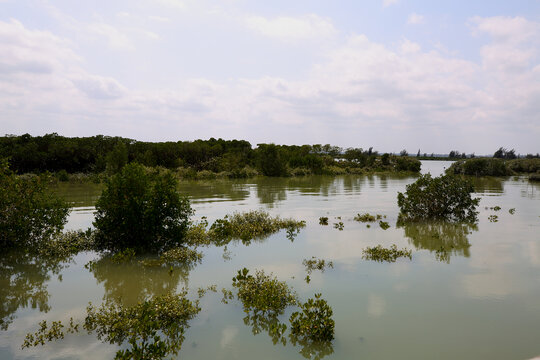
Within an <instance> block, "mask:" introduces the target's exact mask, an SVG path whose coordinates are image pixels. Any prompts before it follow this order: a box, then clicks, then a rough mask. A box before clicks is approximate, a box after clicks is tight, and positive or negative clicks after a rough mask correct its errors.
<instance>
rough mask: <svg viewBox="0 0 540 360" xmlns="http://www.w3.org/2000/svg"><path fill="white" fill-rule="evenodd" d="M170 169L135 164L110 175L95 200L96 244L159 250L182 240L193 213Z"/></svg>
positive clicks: (105, 246)
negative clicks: (155, 170) (148, 170)
mask: <svg viewBox="0 0 540 360" xmlns="http://www.w3.org/2000/svg"><path fill="white" fill-rule="evenodd" d="M177 185H178V183H177V181H176V179H175V178H174V177H173V175H172V174H170V173H169V172H164V173H163V174H147V173H146V172H145V170H144V168H143V167H142V166H141V165H138V164H129V165H126V166H125V167H124V168H123V169H122V170H121V172H120V173H118V174H117V175H115V176H113V177H112V178H111V179H110V180H109V181H108V182H107V186H106V188H105V190H103V193H102V194H101V197H100V198H99V200H98V202H97V203H96V210H97V213H96V218H95V221H94V225H95V227H96V229H97V233H96V238H95V242H96V246H97V248H98V249H100V250H110V251H118V250H122V249H125V248H128V247H129V248H133V249H134V250H136V251H137V252H139V253H140V252H160V251H163V250H167V249H170V248H172V247H174V246H177V245H179V244H181V243H182V241H183V237H184V234H185V232H186V229H187V227H188V218H189V216H190V215H191V214H192V210H191V207H190V204H189V201H188V200H187V199H185V198H183V197H181V196H180V195H179V194H178V192H177Z"/></svg>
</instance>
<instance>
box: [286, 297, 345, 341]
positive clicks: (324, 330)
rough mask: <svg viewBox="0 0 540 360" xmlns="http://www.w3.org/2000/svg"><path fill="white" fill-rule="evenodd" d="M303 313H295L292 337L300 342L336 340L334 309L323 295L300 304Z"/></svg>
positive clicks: (292, 317) (292, 316) (291, 318)
mask: <svg viewBox="0 0 540 360" xmlns="http://www.w3.org/2000/svg"><path fill="white" fill-rule="evenodd" d="M300 308H301V309H302V312H298V311H296V312H294V313H293V314H292V315H291V317H290V319H289V321H290V322H291V336H292V337H296V338H298V339H299V340H301V339H306V340H311V341H332V340H333V339H334V326H335V322H334V319H332V314H333V312H332V308H331V307H330V305H328V303H327V302H326V300H324V299H321V294H315V299H308V301H307V302H305V303H304V304H300Z"/></svg>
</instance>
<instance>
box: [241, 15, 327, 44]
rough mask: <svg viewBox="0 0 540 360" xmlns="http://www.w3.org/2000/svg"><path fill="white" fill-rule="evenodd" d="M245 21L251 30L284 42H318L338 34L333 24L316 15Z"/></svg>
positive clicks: (260, 18)
mask: <svg viewBox="0 0 540 360" xmlns="http://www.w3.org/2000/svg"><path fill="white" fill-rule="evenodd" d="M245 21H246V24H247V26H248V27H249V28H250V29H252V30H255V31H257V32H259V33H261V34H262V35H265V36H268V37H272V38H278V39H283V40H293V41H294V40H306V39H311V40H317V39H324V38H329V37H332V36H334V35H335V34H336V33H337V30H336V29H335V28H334V25H332V22H330V21H329V20H327V19H324V18H321V17H319V16H317V15H315V14H309V15H304V16H301V17H287V16H281V17H277V18H273V19H268V18H265V17H262V16H248V17H247V18H246V19H245Z"/></svg>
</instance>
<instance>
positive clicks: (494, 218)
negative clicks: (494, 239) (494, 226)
mask: <svg viewBox="0 0 540 360" xmlns="http://www.w3.org/2000/svg"><path fill="white" fill-rule="evenodd" d="M488 219H489V221H490V222H497V221H499V217H498V216H497V215H489V216H488Z"/></svg>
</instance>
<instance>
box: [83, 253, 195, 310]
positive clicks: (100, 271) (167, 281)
mask: <svg viewBox="0 0 540 360" xmlns="http://www.w3.org/2000/svg"><path fill="white" fill-rule="evenodd" d="M89 268H90V271H91V272H92V273H93V274H94V277H95V278H96V280H97V281H98V282H99V283H103V287H104V289H105V294H104V300H105V301H112V302H115V303H118V304H121V305H123V306H134V305H136V304H137V303H138V302H140V301H145V300H148V299H149V298H151V297H153V296H156V295H164V294H167V293H176V292H177V289H178V284H179V282H180V281H181V282H182V283H183V284H184V286H185V287H187V283H188V276H189V271H190V270H191V269H192V267H190V266H187V265H184V266H172V267H171V266H145V265H142V264H140V263H139V262H138V261H137V260H133V261H126V262H122V263H120V264H119V263H115V262H114V261H113V260H111V258H110V257H108V256H104V257H102V258H100V259H98V260H97V261H95V262H93V263H92V264H91V266H89Z"/></svg>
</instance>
